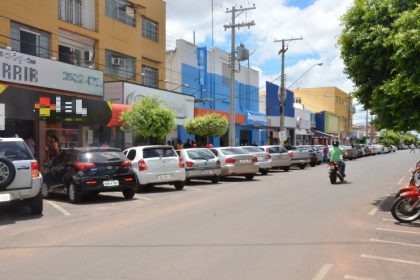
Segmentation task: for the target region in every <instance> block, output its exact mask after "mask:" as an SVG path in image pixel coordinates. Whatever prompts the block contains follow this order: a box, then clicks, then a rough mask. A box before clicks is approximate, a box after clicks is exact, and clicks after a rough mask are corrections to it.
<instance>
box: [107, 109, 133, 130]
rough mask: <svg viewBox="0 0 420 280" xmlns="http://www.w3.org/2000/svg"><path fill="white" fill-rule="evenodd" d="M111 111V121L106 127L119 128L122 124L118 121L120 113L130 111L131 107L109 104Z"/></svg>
mask: <svg viewBox="0 0 420 280" xmlns="http://www.w3.org/2000/svg"><path fill="white" fill-rule="evenodd" d="M110 106H111V110H112V116H111V119H110V120H109V122H108V124H107V125H108V126H111V127H112V126H121V125H122V122H121V121H120V117H121V113H122V112H124V111H127V110H130V109H131V107H132V105H126V104H110Z"/></svg>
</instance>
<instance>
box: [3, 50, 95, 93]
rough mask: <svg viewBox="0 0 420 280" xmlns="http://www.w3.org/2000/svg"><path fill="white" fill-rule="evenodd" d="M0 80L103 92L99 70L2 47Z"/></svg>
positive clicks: (61, 88)
mask: <svg viewBox="0 0 420 280" xmlns="http://www.w3.org/2000/svg"><path fill="white" fill-rule="evenodd" d="M0 80H1V81H7V82H10V83H17V84H25V85H31V86H37V87H44V88H53V89H59V90H65V91H71V92H78V93H85V94H92V95H96V96H103V73H102V72H101V71H97V70H93V69H89V68H84V67H79V66H75V65H71V64H67V63H64V62H59V61H54V60H50V59H46V58H42V57H37V56H32V55H27V54H23V53H19V52H14V51H9V50H5V49H0Z"/></svg>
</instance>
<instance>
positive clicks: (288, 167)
mask: <svg viewBox="0 0 420 280" xmlns="http://www.w3.org/2000/svg"><path fill="white" fill-rule="evenodd" d="M281 169H283V171H286V172H287V171H289V170H290V166H286V167H282V168H281Z"/></svg>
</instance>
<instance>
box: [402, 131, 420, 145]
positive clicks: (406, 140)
mask: <svg viewBox="0 0 420 280" xmlns="http://www.w3.org/2000/svg"><path fill="white" fill-rule="evenodd" d="M416 141H417V138H416V136H414V135H413V134H411V133H404V134H403V135H401V143H402V144H406V145H410V144H416Z"/></svg>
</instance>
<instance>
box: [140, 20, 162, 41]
mask: <svg viewBox="0 0 420 280" xmlns="http://www.w3.org/2000/svg"><path fill="white" fill-rule="evenodd" d="M142 33H143V37H144V38H146V39H149V40H152V41H155V42H157V41H158V40H159V25H158V23H157V22H154V21H152V20H150V19H147V18H143V23H142Z"/></svg>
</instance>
